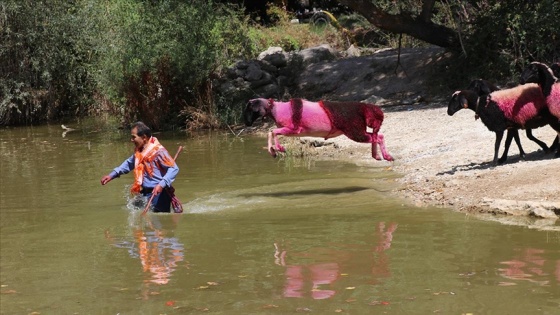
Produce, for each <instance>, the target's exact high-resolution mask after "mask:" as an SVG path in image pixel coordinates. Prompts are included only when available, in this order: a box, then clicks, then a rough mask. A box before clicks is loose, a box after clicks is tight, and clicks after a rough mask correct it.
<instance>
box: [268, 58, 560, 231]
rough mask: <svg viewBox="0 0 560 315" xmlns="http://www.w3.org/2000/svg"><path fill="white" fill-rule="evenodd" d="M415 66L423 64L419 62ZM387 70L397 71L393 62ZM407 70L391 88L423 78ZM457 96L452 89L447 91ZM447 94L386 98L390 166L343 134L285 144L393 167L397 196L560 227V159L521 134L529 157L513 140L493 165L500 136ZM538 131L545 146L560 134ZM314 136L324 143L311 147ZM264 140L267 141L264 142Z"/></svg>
mask: <svg viewBox="0 0 560 315" xmlns="http://www.w3.org/2000/svg"><path fill="white" fill-rule="evenodd" d="M430 58H431V57H430ZM431 60H432V59H430V60H428V61H431ZM346 62H347V61H346ZM417 66H419V67H421V63H418V64H417ZM386 68H387V70H388V71H394V68H393V67H386ZM377 71H379V69H377ZM407 73H408V76H409V80H406V81H402V80H401V83H398V82H397V83H395V82H393V83H391V87H392V89H393V90H397V91H398V90H399V88H400V89H402V90H403V91H404V90H407V88H410V86H414V85H413V84H411V83H413V82H415V81H422V82H424V81H425V80H424V79H423V78H414V77H411V74H414V73H419V74H421V73H424V72H423V71H413V70H412V69H410V68H409V69H407ZM388 75H390V74H388ZM395 84H402V86H400V87H399V86H395ZM339 92H340V93H345V92H343V91H339ZM411 92H412V93H413V94H416V95H421V94H422V93H423V91H411ZM416 92H417V93H416ZM452 93H453V91H449V95H448V96H451V94H452ZM448 96H445V95H444V96H441V97H440V98H439V100H434V101H432V102H431V103H429V104H426V103H416V104H412V105H388V104H390V102H385V104H386V105H384V106H383V110H384V112H385V121H384V123H383V127H382V128H381V131H382V133H383V134H384V135H385V139H386V143H387V147H388V149H389V152H390V153H391V154H392V155H393V157H394V158H395V162H393V163H391V162H386V161H383V162H379V161H376V160H374V159H372V158H371V146H370V145H367V144H360V143H355V142H353V141H351V140H349V139H348V138H346V137H345V136H340V137H338V138H334V139H329V140H327V141H322V140H320V139H317V138H309V139H305V138H304V139H303V140H304V141H303V142H304V143H303V144H301V142H300V141H294V140H291V141H290V139H286V138H284V139H283V140H281V141H283V142H285V143H287V144H289V145H288V146H287V147H288V149H290V147H291V148H292V149H297V148H296V147H297V146H300V147H305V152H306V153H307V154H309V155H311V156H315V157H316V158H319V159H341V160H350V161H353V162H356V163H359V164H365V165H372V166H380V165H381V166H386V167H388V168H391V169H392V170H393V171H395V172H397V173H399V174H401V175H402V177H400V178H399V179H398V180H397V181H398V183H399V185H397V186H398V188H396V189H395V190H394V194H395V195H397V196H399V197H402V198H404V199H405V200H407V201H408V202H410V203H412V204H414V205H418V206H426V205H436V206H444V207H450V208H453V209H455V210H457V211H461V212H465V213H468V214H477V215H482V216H484V217H486V218H487V219H492V220H500V221H501V222H505V223H511V224H521V225H525V226H529V227H536V228H541V229H545V228H546V229H554V230H560V220H558V218H559V217H560V159H554V154H552V153H549V154H544V152H542V151H541V150H540V148H539V147H538V146H537V145H536V144H535V143H534V142H532V141H530V140H528V139H527V137H526V136H525V133H524V132H523V131H522V132H521V142H522V145H523V148H524V150H525V152H526V153H527V157H526V159H525V160H520V158H519V151H518V149H517V146H516V145H515V144H513V145H512V146H511V148H510V154H509V155H510V157H509V159H508V161H507V162H506V163H505V164H504V165H499V166H495V167H494V166H492V165H491V161H492V157H493V152H494V149H493V147H494V139H495V134H494V133H493V132H490V131H488V129H487V128H486V127H485V126H484V125H483V124H482V122H481V121H480V120H477V121H475V119H474V113H473V112H472V111H470V110H461V111H459V112H458V113H456V114H455V115H454V116H452V117H450V116H448V115H447V112H446V111H447V97H448ZM384 98H385V97H384ZM432 99H435V98H432ZM386 100H387V99H386V98H385V100H384V101H386ZM393 103H398V100H394V101H393ZM261 130H262V129H261ZM533 133H534V135H535V136H536V137H537V138H539V139H541V140H543V141H545V142H546V143H547V144H551V143H552V141H553V139H554V137H555V136H556V132H555V131H554V130H552V129H551V128H549V127H544V128H540V129H537V130H534V131H533ZM281 138H282V137H281ZM317 140H319V142H323V145H321V146H319V147H314V146H310V145H309V144H310V143H311V142H315V143H317ZM265 142H266V140H263V144H264V143H265ZM290 144H291V145H290ZM297 150H299V149H297ZM502 150H503V144H502ZM501 152H502V151H500V154H501ZM536 218H539V219H536Z"/></svg>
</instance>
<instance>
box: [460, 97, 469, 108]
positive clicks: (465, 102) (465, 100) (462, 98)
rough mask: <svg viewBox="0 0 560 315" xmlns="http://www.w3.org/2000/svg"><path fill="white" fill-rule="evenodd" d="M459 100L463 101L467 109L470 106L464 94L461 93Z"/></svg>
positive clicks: (463, 105) (462, 103) (462, 104)
mask: <svg viewBox="0 0 560 315" xmlns="http://www.w3.org/2000/svg"><path fill="white" fill-rule="evenodd" d="M459 102H460V103H461V106H462V107H463V108H465V109H467V108H469V102H468V101H467V98H466V97H465V96H464V95H460V96H459Z"/></svg>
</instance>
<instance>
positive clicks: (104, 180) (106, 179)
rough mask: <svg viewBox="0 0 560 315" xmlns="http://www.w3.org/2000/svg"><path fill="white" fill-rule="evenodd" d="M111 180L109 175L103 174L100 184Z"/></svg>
mask: <svg viewBox="0 0 560 315" xmlns="http://www.w3.org/2000/svg"><path fill="white" fill-rule="evenodd" d="M111 180H112V178H111V176H109V175H105V176H103V177H101V185H105V184H107V183H108V182H110V181H111Z"/></svg>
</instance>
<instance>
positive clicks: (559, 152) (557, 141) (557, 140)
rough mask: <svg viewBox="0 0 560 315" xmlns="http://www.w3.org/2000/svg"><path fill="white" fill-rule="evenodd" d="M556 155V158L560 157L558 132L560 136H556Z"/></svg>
mask: <svg viewBox="0 0 560 315" xmlns="http://www.w3.org/2000/svg"><path fill="white" fill-rule="evenodd" d="M556 146H557V149H556V154H554V156H555V157H560V131H558V135H557V136H556Z"/></svg>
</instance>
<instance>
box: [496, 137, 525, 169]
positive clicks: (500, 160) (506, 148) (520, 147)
mask: <svg viewBox="0 0 560 315" xmlns="http://www.w3.org/2000/svg"><path fill="white" fill-rule="evenodd" d="M511 139H514V140H515V143H516V144H517V147H518V148H519V157H520V158H522V159H525V151H523V147H522V146H521V139H519V130H517V129H508V131H507V137H506V144H505V149H504V153H503V154H502V157H501V158H500V159H499V160H498V163H499V164H502V163H504V162H505V161H506V160H507V155H508V152H509V146H510V145H511Z"/></svg>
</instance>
